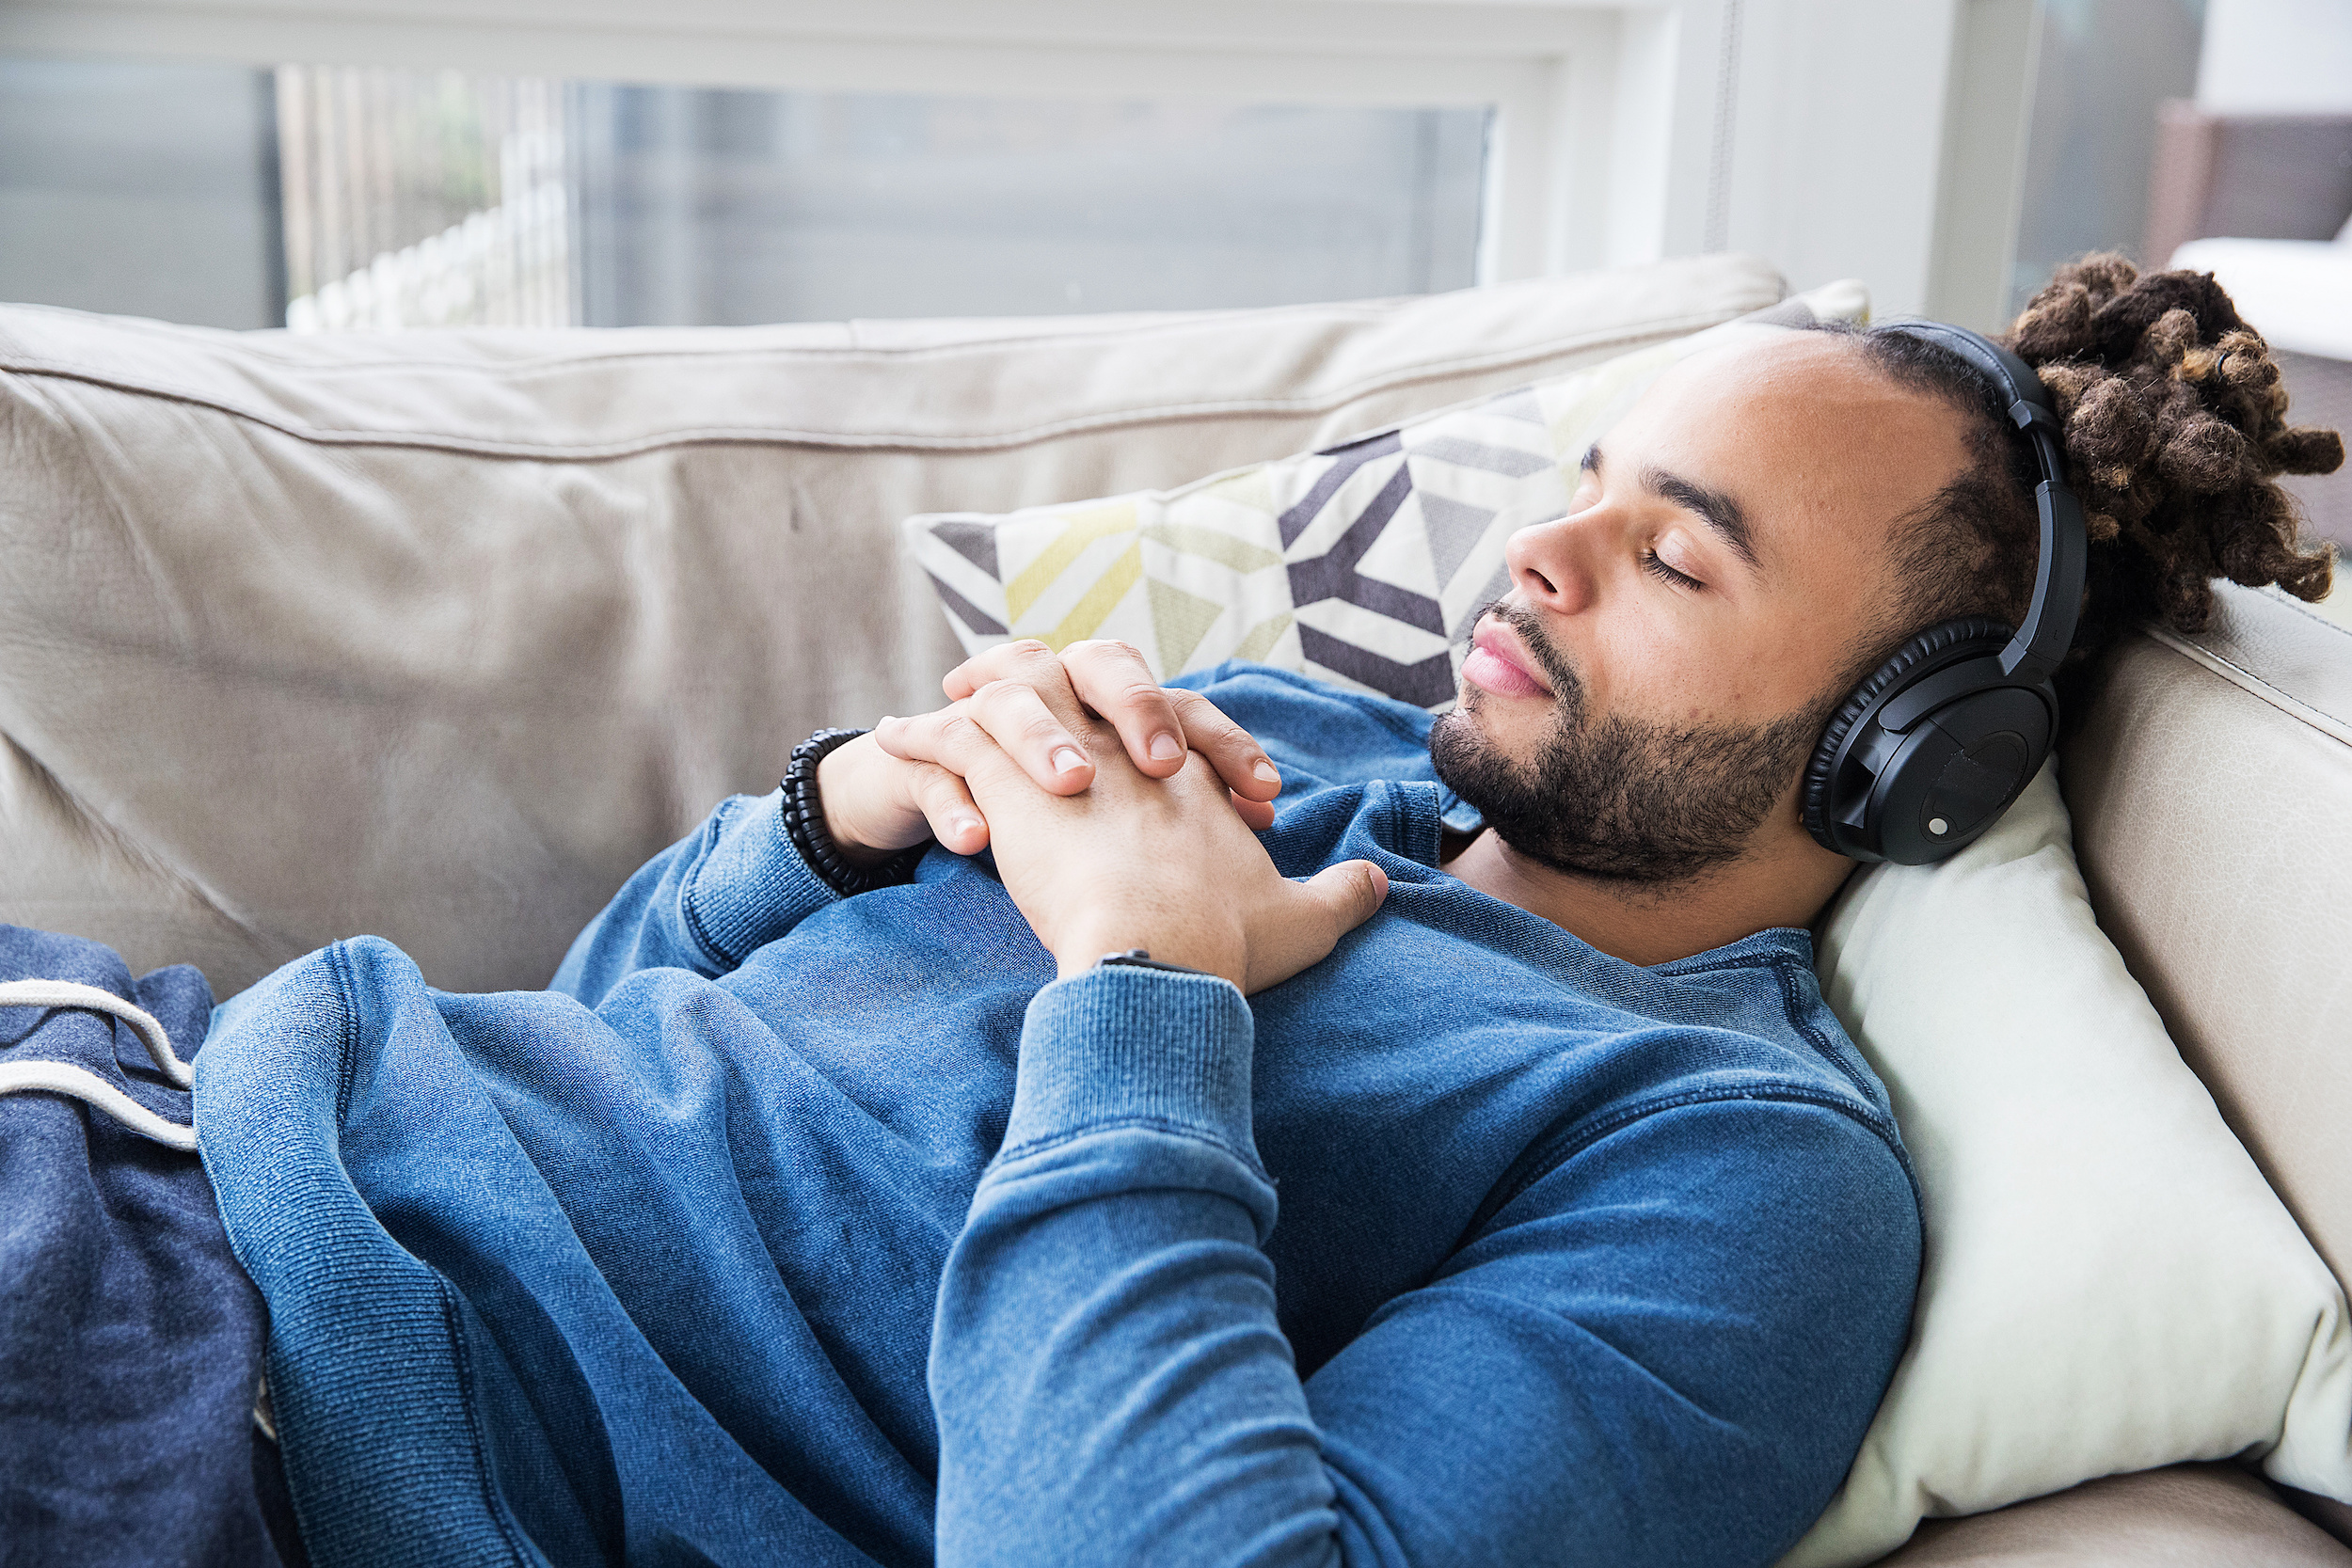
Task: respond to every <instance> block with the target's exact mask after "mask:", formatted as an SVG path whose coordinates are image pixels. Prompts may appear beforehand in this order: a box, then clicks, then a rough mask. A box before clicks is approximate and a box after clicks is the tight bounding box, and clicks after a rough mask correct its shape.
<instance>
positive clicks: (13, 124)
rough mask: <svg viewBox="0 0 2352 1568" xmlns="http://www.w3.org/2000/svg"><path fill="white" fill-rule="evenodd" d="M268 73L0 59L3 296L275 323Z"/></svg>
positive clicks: (278, 278)
mask: <svg viewBox="0 0 2352 1568" xmlns="http://www.w3.org/2000/svg"><path fill="white" fill-rule="evenodd" d="M271 102H272V100H271V89H270V78H269V73H268V72H267V71H247V70H243V69H239V68H236V67H230V66H181V65H131V64H120V63H116V62H113V61H91V60H41V59H17V58H9V57H7V56H0V299H6V300H22V301H27V302H30V303H32V304H37V305H63V306H67V307H70V308H72V309H76V310H103V311H110V312H113V313H115V314H117V315H129V316H155V317H159V318H161V319H163V320H166V321H177V322H189V323H193V324H195V325H199V326H230V327H247V326H275V325H278V321H279V319H280V318H279V312H280V311H282V310H283V309H285V304H286V294H285V278H284V276H283V273H282V266H281V262H280V254H281V253H280V250H279V245H278V189H277V186H278V151H277V148H276V146H275V144H274V142H273V138H272V132H271V124H270V122H271V119H272V111H271Z"/></svg>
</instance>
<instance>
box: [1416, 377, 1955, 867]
mask: <svg viewBox="0 0 2352 1568" xmlns="http://www.w3.org/2000/svg"><path fill="white" fill-rule="evenodd" d="M1966 456H1967V454H1966V450H1965V447H1964V445H1963V432H1962V421H1961V419H1960V417H1959V416H1958V415H1957V414H1956V413H1955V412H1954V411H1953V410H1951V409H1950V408H1949V407H1948V406H1947V405H1946V404H1943V403H1941V402H1938V401H1936V400H1934V399H1932V398H1928V397H1924V396H1921V395H1919V394H1917V393H1915V392H1911V391H1908V390H1906V389H1904V388H1899V387H1898V386H1896V385H1895V384H1894V383H1892V382H1891V381H1888V380H1887V379H1885V378H1884V377H1883V375H1881V374H1880V372H1877V371H1876V370H1874V369H1873V368H1871V366H1870V365H1869V364H1868V363H1867V361H1866V360H1865V359H1864V357H1863V356H1862V354H1861V353H1860V351H1859V350H1858V348H1857V347H1856V346H1855V345H1854V344H1853V343H1851V342H1850V341H1844V340H1842V339H1839V338H1836V337H1834V336H1831V335H1830V334H1827V333H1806V334H1802V335H1791V336H1789V337H1788V338H1785V339H1774V340H1772V341H1768V342H1764V343H1757V344H1740V345H1734V346H1730V347H1726V348H1724V349H1719V350H1716V351H1714V352H1712V353H1709V354H1706V355H1701V356H1693V357H1692V358H1690V359H1687V360H1685V361H1683V362H1682V363H1681V364H1679V365H1677V366H1676V367H1675V368H1674V369H1672V370H1670V371H1669V372H1666V373H1665V374H1664V375H1663V376H1661V378H1660V379H1659V380H1658V381H1657V382H1656V383H1655V384H1654V385H1653V386H1652V387H1651V388H1650V389H1649V391H1648V392H1647V393H1645V395H1644V396H1643V398H1642V399H1641V401H1640V402H1639V403H1637V404H1635V405H1634V407H1633V409H1632V410H1631V412H1629V414H1627V416H1626V417H1625V419H1624V420H1621V421H1620V422H1619V423H1618V424H1617V425H1616V426H1615V427H1614V428H1613V429H1612V430H1610V432H1609V433H1608V434H1607V435H1606V436H1603V437H1602V438H1601V440H1600V441H1599V442H1598V443H1597V445H1596V446H1595V447H1594V448H1593V450H1592V451H1591V453H1590V454H1589V455H1588V456H1587V457H1586V459H1585V463H1584V470H1583V474H1582V477H1581V483H1579V485H1578V487H1577V491H1576V495H1575V497H1574V499H1572V501H1571V502H1570V504H1569V510H1568V514H1567V515H1566V516H1565V517H1562V518H1559V519H1557V520H1556V521H1552V522H1548V523H1540V524H1537V525H1535V526H1534V527H1532V528H1526V529H1522V530H1520V531H1518V533H1516V534H1514V535H1512V537H1511V540H1510V543H1509V545H1508V546H1506V549H1505V560H1506V562H1507V563H1508V565H1509V567H1510V572H1511V579H1512V580H1511V590H1510V592H1509V594H1507V595H1506V596H1504V597H1503V598H1502V599H1501V600H1498V601H1497V602H1496V604H1495V605H1493V606H1492V607H1490V608H1489V610H1487V611H1486V613H1484V614H1482V615H1481V617H1480V618H1479V622H1478V625H1477V628H1476V632H1475V634H1474V646H1473V649H1472V652H1471V654H1470V657H1469V659H1468V660H1467V661H1466V662H1465V663H1464V665H1463V667H1462V682H1461V693H1462V695H1461V703H1460V705H1459V706H1458V707H1456V708H1455V710H1454V712H1453V713H1451V714H1448V715H1447V716H1446V717H1445V718H1443V719H1440V720H1439V721H1438V725H1437V728H1436V730H1435V731H1434V732H1433V733H1432V735H1431V736H1430V753H1431V756H1432V758H1433V760H1434V761H1435V762H1436V764H1437V767H1438V775H1439V777H1441V778H1443V779H1444V780H1445V781H1446V783H1447V784H1449V785H1451V786H1452V787H1453V788H1454V790H1455V791H1456V792H1458V793H1459V794H1460V795H1461V796H1462V797H1463V799H1465V800H1469V801H1470V803H1471V804H1472V805H1475V806H1477V807H1478V808H1479V809H1480V810H1481V811H1483V812H1485V813H1486V819H1487V821H1488V823H1489V824H1490V825H1492V826H1493V827H1494V828H1495V830H1496V831H1497V832H1499V833H1500V834H1501V835H1502V840H1503V842H1505V843H1506V844H1509V845H1510V846H1511V847H1513V848H1514V849H1516V850H1518V852H1519V853H1521V854H1523V855H1526V856H1528V857H1530V858H1531V859H1534V860H1536V861H1539V862H1542V863H1545V864H1548V865H1550V866H1553V867H1554V868H1555V869H1559V870H1563V871H1568V872H1574V873H1580V874H1583V875H1587V876H1595V877H1603V878H1610V879H1624V880H1634V881H1644V882H1672V881H1676V880H1679V879H1686V878H1689V877H1691V876H1693V875H1695V874H1697V873H1700V872H1703V871H1706V870H1708V869H1709V868H1711V867H1714V866H1718V865H1722V864H1724V863H1728V862H1730V861H1732V860H1735V859H1737V858H1738V857H1739V856H1740V855H1741V854H1743V853H1746V852H1748V851H1750V850H1751V849H1753V848H1754V847H1756V845H1757V843H1758V840H1759V835H1760V834H1769V833H1774V832H1796V833H1802V832H1803V829H1802V828H1801V827H1800V826H1799V825H1798V823H1797V819H1796V790H1797V786H1798V781H1799V778H1800V776H1801V774H1802V770H1803V767H1804V759H1805V757H1806V756H1807V755H1808V754H1809V753H1810V752H1811V751H1812V748H1813V744H1814V742H1815V740H1816V739H1817V738H1818V737H1819V736H1820V725H1821V723H1822V721H1823V720H1824V719H1825V718H1826V717H1827V707H1828V705H1830V704H1832V703H1834V702H1835V701H1836V699H1837V697H1838V696H1840V695H1842V682H1843V680H1844V679H1845V677H1846V676H1847V675H1848V674H1849V673H1851V664H1852V661H1853V659H1854V658H1855V657H1856V655H1857V653H1858V652H1859V651H1861V650H1862V649H1863V648H1864V646H1865V644H1866V643H1867V642H1869V641H1874V640H1877V639H1879V638H1882V637H1883V636H1884V634H1885V632H1886V630H1887V629H1889V628H1888V626H1886V623H1887V622H1889V621H1890V620H1891V617H1892V607H1893V606H1894V604H1895V603H1896V602H1897V594H1896V581H1895V578H1894V573H1893V565H1892V561H1891V556H1890V550H1889V541H1890V537H1891V534H1892V531H1893V524H1894V523H1895V521H1896V519H1898V518H1899V517H1901V516H1903V515H1905V514H1907V513H1910V512H1911V511H1913V510H1914V509H1915V508H1917V507H1920V506H1922V505H1924V504H1925V503H1927V502H1928V501H1930V500H1931V499H1933V498H1934V496H1935V494H1936V493H1937V492H1938V491H1939V490H1941V489H1942V488H1943V487H1944V486H1945V485H1946V484H1947V483H1949V482H1950V481H1951V480H1952V479H1954V478H1955V477H1956V476H1957V475H1958V474H1959V472H1960V471H1961V468H1962V467H1963V463H1964V462H1965V461H1966Z"/></svg>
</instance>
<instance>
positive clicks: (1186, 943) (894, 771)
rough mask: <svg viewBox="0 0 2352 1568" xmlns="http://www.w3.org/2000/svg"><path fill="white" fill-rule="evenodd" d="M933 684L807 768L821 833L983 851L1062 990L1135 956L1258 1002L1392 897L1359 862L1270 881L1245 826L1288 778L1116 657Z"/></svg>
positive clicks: (1020, 649)
mask: <svg viewBox="0 0 2352 1568" xmlns="http://www.w3.org/2000/svg"><path fill="white" fill-rule="evenodd" d="M940 684H941V686H942V689H944V690H945V691H946V695H947V697H948V699H949V702H948V705H947V706H946V707H944V708H941V709H939V710H938V711H936V712H933V713H929V714H925V715H923V716H921V717H920V718H914V719H885V720H883V721H882V722H881V723H880V724H878V725H876V726H875V728H874V731H873V733H871V734H869V735H864V736H859V737H858V738H857V739H855V740H852V741H850V743H849V744H848V745H846V746H842V747H840V748H838V749H836V750H835V751H834V752H832V753H831V754H829V755H828V756H827V757H826V758H825V760H824V761H823V763H821V764H820V765H819V766H818V772H817V783H818V793H819V796H820V799H821V800H822V804H823V808H824V813H825V825H826V831H827V832H830V833H831V834H832V836H833V840H834V846H835V847H837V848H839V849H840V851H841V852H842V853H843V854H844V855H846V856H848V857H849V858H850V860H852V861H853V862H859V863H875V862H879V861H881V860H882V859H884V858H886V857H888V856H889V855H891V854H893V853H895V852H897V851H898V850H900V849H903V848H906V847H909V846H912V845H915V844H920V843H922V842H923V841H924V840H925V839H927V838H933V837H935V838H937V839H938V841H939V842H940V843H941V844H942V845H943V846H945V847H947V848H949V849H952V850H954V851H955V852H956V853H957V854H960V855H975V854H977V853H979V852H980V850H981V849H983V848H991V847H993V849H994V851H995V857H996V871H997V875H998V876H999V877H1000V878H1002V879H1003V881H1004V884H1005V891H1006V892H1007V893H1009V894H1010V895H1012V900H1013V903H1014V904H1015V906H1017V907H1018V908H1019V909H1020V911H1021V913H1022V916H1023V917H1024V918H1025V919H1026V920H1027V921H1028V923H1029V926H1030V928H1031V929H1032V930H1034V931H1036V933H1037V936H1038V940H1039V941H1040V942H1042V943H1044V945H1045V948H1046V950H1047V951H1048V952H1050V953H1051V954H1053V956H1054V958H1055V961H1056V962H1057V964H1058V965H1059V966H1060V971H1061V974H1062V975H1063V977H1065V978H1067V977H1068V976H1070V975H1073V974H1081V973H1083V972H1085V971H1086V970H1088V969H1090V968H1091V967H1093V965H1094V963H1095V961H1096V960H1097V959H1098V958H1102V957H1103V955H1104V954H1105V953H1113V952H1122V951H1125V950H1128V949H1131V948H1136V947H1141V948H1145V949H1148V950H1149V951H1150V952H1151V954H1152V958H1155V959H1158V960H1159V961H1161V962H1163V963H1172V964H1182V965H1184V967H1186V968H1188V969H1198V970H1202V971H1205V972H1206V973H1208V974H1217V975H1221V976H1223V977H1224V978H1225V979H1228V980H1230V981H1232V983H1233V984H1234V985H1236V986H1238V987H1240V988H1241V990H1243V991H1244V992H1245V993H1248V992H1252V991H1258V990H1264V989H1265V988H1266V987H1268V986H1273V985H1279V984H1280V983H1281V982H1282V981H1284V980H1287V979H1289V978H1290V977H1291V976H1292V975H1294V974H1297V973H1299V972H1300V971H1301V970H1304V969H1306V968H1308V967H1309V966H1311V965H1312V964H1315V963H1318V962H1320V961H1321V960H1322V959H1323V958H1325V957H1326V956H1327V955H1328V954H1329V953H1330V951H1331V949H1332V947H1333V946H1335V945H1336V944H1337V943H1338V942H1339V940H1340V938H1341V937H1343V936H1344V935H1346V934H1347V933H1348V932H1349V931H1351V930H1353V929H1355V928H1356V927H1358V926H1360V925H1362V924H1363V923H1364V921H1366V920H1368V919H1370V918H1371V916H1372V913H1373V911H1375V910H1377V909H1378V908H1379V907H1380V903H1381V900H1382V899H1383V898H1385V897H1387V895H1388V886H1389V884H1388V878H1387V877H1386V876H1385V875H1384V874H1383V873H1382V872H1381V870H1380V868H1379V867H1378V866H1376V865H1375V864H1373V863H1371V862H1370V861H1345V862H1343V863H1340V864H1338V865H1334V866H1329V867H1327V868H1326V869H1325V870H1324V871H1322V872H1320V873H1319V874H1317V875H1316V876H1314V877H1313V878H1311V879H1309V880H1307V881H1304V882H1294V881H1291V880H1289V879H1286V878H1284V877H1283V876H1282V875H1281V873H1280V872H1279V871H1277V870H1276V869H1275V867H1274V863H1273V861H1272V860H1271V859H1269V858H1268V857H1267V855H1266V852H1265V847H1264V846H1263V845H1261V844H1260V843H1259V842H1258V841H1257V838H1256V836H1255V831H1263V829H1265V828H1267V827H1270V826H1272V824H1273V821H1274V807H1273V804H1272V801H1273V799H1274V796H1275V795H1276V793H1277V792H1278V791H1279V789H1280V787H1281V776H1280V774H1279V772H1277V770H1276V769H1275V767H1274V765H1273V763H1272V762H1271V761H1270V760H1269V759H1268V758H1267V756H1266V754H1265V752H1263V750H1262V749H1261V748H1260V747H1259V745H1258V743H1257V742H1256V741H1255V740H1254V739H1252V738H1251V737H1250V736H1249V733H1248V731H1247V730H1244V729H1243V728H1242V727H1241V726H1240V725H1238V724H1236V723H1234V722H1233V721H1232V720H1230V719H1228V718H1226V717H1225V715H1224V714H1222V713H1220V712H1219V711H1217V708H1216V705H1215V704H1213V703H1211V702H1209V701H1208V700H1207V699H1206V698H1204V697H1201V696H1200V695H1199V694H1198V693H1195V692H1189V691H1171V690H1168V689H1163V688H1162V687H1161V686H1160V684H1159V683H1158V682H1157V681H1156V680H1154V679H1153V678H1152V673H1151V670H1150V668H1149V667H1148V666H1147V665H1145V663H1144V662H1143V657H1142V656H1141V655H1140V654H1138V653H1136V650H1135V649H1133V648H1131V647H1128V646H1127V645H1126V644H1125V643H1122V642H1079V643H1073V644H1072V645H1071V646H1070V647H1069V648H1068V649H1066V650H1064V651H1063V652H1062V653H1061V654H1059V655H1057V654H1055V653H1054V652H1052V651H1051V650H1050V649H1048V648H1047V647H1046V646H1045V644H1044V643H1042V642H1014V643H1009V644H1007V645H1005V646H1003V647H998V648H992V649H990V650H988V651H987V652H986V653H983V654H981V655H979V656H978V657H975V658H971V659H967V660H966V661H965V662H964V663H962V664H961V665H959V666H957V667H956V668H955V669H954V670H952V671H950V672H948V673H947V676H946V679H945V680H944V681H942V682H941V683H940Z"/></svg>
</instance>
